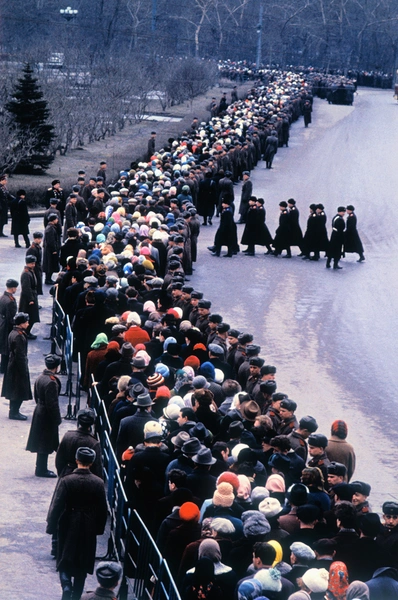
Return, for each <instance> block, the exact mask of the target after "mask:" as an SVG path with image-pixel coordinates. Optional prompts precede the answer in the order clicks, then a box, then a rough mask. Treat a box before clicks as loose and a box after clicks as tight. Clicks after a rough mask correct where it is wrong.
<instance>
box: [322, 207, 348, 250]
mask: <svg viewBox="0 0 398 600" xmlns="http://www.w3.org/2000/svg"><path fill="white" fill-rule="evenodd" d="M344 230H345V221H344V219H343V217H341V216H340V215H339V214H337V215H335V216H334V217H333V219H332V235H331V236H330V242H329V247H328V249H327V252H326V254H327V257H328V258H334V259H335V260H336V259H337V260H339V259H340V258H341V255H342V253H343V245H344Z"/></svg>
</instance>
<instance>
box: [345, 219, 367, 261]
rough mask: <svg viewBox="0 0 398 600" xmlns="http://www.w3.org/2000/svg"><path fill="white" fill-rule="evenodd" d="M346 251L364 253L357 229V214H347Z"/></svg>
mask: <svg viewBox="0 0 398 600" xmlns="http://www.w3.org/2000/svg"><path fill="white" fill-rule="evenodd" d="M344 252H356V253H357V254H363V246H362V242H361V238H360V237H359V233H358V231H357V216H356V214H354V213H351V214H350V215H348V216H347V222H346V230H345V232H344Z"/></svg>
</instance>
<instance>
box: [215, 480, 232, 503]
mask: <svg viewBox="0 0 398 600" xmlns="http://www.w3.org/2000/svg"><path fill="white" fill-rule="evenodd" d="M234 500H235V496H234V489H233V487H232V485H231V484H230V483H227V482H226V481H224V482H222V483H219V484H218V486H217V489H216V491H215V492H214V494H213V504H214V506H223V507H224V508H228V507H229V506H232V504H233V501H234Z"/></svg>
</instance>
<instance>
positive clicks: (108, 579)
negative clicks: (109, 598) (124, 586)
mask: <svg viewBox="0 0 398 600" xmlns="http://www.w3.org/2000/svg"><path fill="white" fill-rule="evenodd" d="M122 573H123V569H122V567H121V566H120V565H119V563H117V562H100V563H98V566H97V568H96V569H95V574H96V576H97V580H98V583H99V584H100V585H101V586H102V587H104V588H108V589H109V588H113V587H115V586H116V585H117V584H118V582H119V580H120V578H121V576H122Z"/></svg>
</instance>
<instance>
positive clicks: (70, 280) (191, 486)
mask: <svg viewBox="0 0 398 600" xmlns="http://www.w3.org/2000/svg"><path fill="white" fill-rule="evenodd" d="M303 94H304V96H307V94H308V92H307V91H306V88H305V87H303V83H302V82H301V81H300V79H296V78H295V77H294V76H293V77H291V76H290V75H289V77H288V78H287V79H286V78H285V79H284V80H283V82H282V81H278V82H276V81H275V85H273V86H271V88H267V89H266V88H265V87H262V88H260V89H258V90H255V91H253V93H252V94H251V98H248V99H246V100H244V101H239V102H238V104H235V105H232V106H229V107H227V108H226V110H225V115H224V116H223V115H222V114H221V115H219V116H217V117H215V118H214V119H212V120H211V121H210V122H209V124H207V125H199V126H197V124H195V127H193V130H191V131H190V132H186V133H187V135H183V136H182V137H181V138H180V139H178V140H171V141H170V148H169V149H167V150H164V151H162V152H160V151H159V152H156V151H155V152H154V154H152V155H151V156H150V157H148V158H150V161H149V162H146V163H137V164H135V165H134V167H133V168H132V169H130V170H129V171H123V172H121V173H120V177H119V180H118V181H117V182H116V183H115V184H114V185H112V189H109V187H108V188H107V185H106V184H107V173H106V164H105V163H104V162H102V163H101V164H100V168H99V171H98V173H97V175H96V177H93V178H91V179H90V181H89V182H88V183H87V184H86V183H85V181H83V180H82V179H81V178H83V179H84V177H85V174H83V173H80V174H79V177H80V180H79V181H78V183H77V184H76V186H77V187H78V189H76V190H73V193H72V194H71V195H70V196H69V197H68V199H67V202H66V203H65V198H64V195H63V190H62V189H61V185H60V181H58V180H55V181H53V182H52V186H51V188H50V189H49V190H48V193H47V201H48V204H49V208H48V209H47V211H46V213H45V217H44V219H45V221H44V225H45V231H44V253H43V254H44V255H43V257H42V247H41V243H42V239H43V233H42V232H40V231H36V232H35V233H34V234H33V238H34V239H33V243H32V244H30V242H29V246H28V243H26V245H27V246H28V248H27V249H26V267H25V269H24V271H23V273H22V276H21V288H22V289H21V296H20V304H19V310H20V312H18V313H16V311H17V304H16V300H15V293H16V291H17V288H18V281H17V280H14V279H9V280H8V281H7V290H6V292H5V294H4V295H3V297H2V298H1V301H0V311H1V312H2V314H4V315H6V318H5V319H2V321H0V334H1V335H0V344H1V345H0V351H1V354H2V367H3V370H4V371H5V375H4V380H3V392H2V395H3V396H4V397H5V398H8V399H9V400H10V414H9V416H10V418H11V419H14V420H20V421H24V420H26V417H25V415H23V414H21V412H20V408H21V405H22V402H23V401H24V400H28V399H30V398H31V397H32V393H31V386H30V378H29V365H28V358H27V343H28V340H32V341H34V339H35V336H34V334H32V332H31V328H32V326H33V325H34V323H35V322H37V321H38V320H39V306H38V295H40V293H42V292H43V289H47V290H50V291H52V293H54V294H56V297H57V300H58V302H59V303H60V305H61V306H62V307H63V309H64V311H65V313H66V314H67V315H68V316H69V318H70V321H71V323H72V329H73V335H74V341H75V344H74V348H75V351H76V352H80V355H81V358H82V365H83V374H82V385H83V388H84V389H85V390H87V392H89V391H90V386H91V380H92V377H94V380H95V382H96V385H97V389H98V390H99V393H100V395H101V397H102V398H103V399H104V402H105V404H106V406H107V410H108V415H109V419H110V422H111V426H112V432H111V441H112V443H113V444H114V448H115V452H116V455H117V458H118V460H119V461H120V462H121V464H123V465H124V471H125V476H124V485H125V489H126V492H127V496H128V499H129V502H130V505H131V507H133V508H136V509H137V510H138V512H139V514H140V515H141V517H142V519H143V520H144V522H145V523H146V525H147V527H148V528H149V530H150V531H151V533H152V534H153V536H154V537H155V538H156V541H157V544H158V546H159V548H160V550H161V552H162V554H163V555H164V556H165V558H166V559H167V561H168V563H169V565H170V569H171V572H172V574H173V577H174V578H175V580H176V581H177V583H178V586H179V589H180V592H181V595H182V597H183V599H184V600H185V598H187V599H189V600H191V599H199V598H202V599H203V598H209V599H210V598H213V597H214V598H215V597H217V598H225V599H227V598H230V597H231V596H234V597H235V598H238V599H242V600H243V599H244V598H248V599H249V598H250V599H251V598H253V599H254V598H256V597H260V596H262V597H265V598H269V600H271V599H278V598H280V599H285V598H293V599H302V598H307V599H308V597H310V598H312V599H314V598H320V597H323V596H325V594H328V595H327V597H328V598H330V599H332V598H346V599H347V598H348V599H349V598H355V597H356V596H353V595H352V593H351V592H352V591H353V590H354V592H355V593H359V592H360V593H361V594H362V596H359V597H362V598H367V597H369V594H370V599H371V600H373V599H374V598H379V597H383V598H388V597H389V596H388V594H387V593H386V591H385V590H388V593H392V592H390V590H395V589H396V587H398V582H397V581H396V579H397V578H398V574H397V572H396V571H395V566H396V549H395V548H396V540H397V530H396V527H397V526H398V504H396V503H395V502H390V501H386V502H385V503H384V504H383V524H382V523H381V521H380V518H379V517H378V515H377V514H376V513H373V512H371V509H370V506H369V504H368V500H367V498H368V496H369V495H370V492H371V488H370V485H369V483H367V482H361V481H357V482H353V481H352V479H353V473H354V471H355V453H354V450H353V448H352V447H351V446H350V445H349V444H348V442H347V441H346V438H347V425H346V423H345V422H344V421H342V420H336V421H335V422H334V423H333V424H332V428H331V436H330V437H329V439H328V437H327V436H326V435H324V434H321V433H318V432H317V429H318V427H317V423H316V419H315V418H314V417H312V416H309V415H304V416H303V415H299V418H296V416H295V413H296V411H297V408H298V405H297V403H296V402H295V401H293V400H292V399H290V398H288V397H287V396H286V394H284V393H283V392H280V391H277V384H276V368H275V367H274V366H273V365H266V364H265V361H264V359H263V358H261V348H260V347H259V346H258V345H257V344H256V343H255V341H256V340H255V338H254V336H253V335H252V334H250V333H247V332H241V331H238V330H236V329H234V328H233V327H231V326H230V325H229V324H228V323H226V322H225V321H224V318H223V317H222V316H221V315H219V314H214V313H212V311H211V304H212V303H211V300H209V299H206V298H204V297H203V294H202V293H201V292H200V291H198V290H196V289H195V287H194V285H192V284H191V283H193V282H192V281H189V279H187V276H188V278H189V277H192V276H194V275H193V270H194V268H193V265H194V264H195V259H196V244H197V238H198V235H199V229H200V221H199V219H198V216H197V208H199V206H200V202H199V193H200V192H199V190H200V185H201V182H202V181H204V180H206V179H207V178H208V177H207V176H206V175H207V173H213V169H214V172H216V173H217V172H220V170H222V168H223V166H224V165H225V164H230V165H231V167H232V170H231V176H232V179H231V181H232V185H233V181H234V179H236V180H239V178H240V177H243V178H244V177H246V175H243V172H244V171H247V170H250V168H252V167H253V166H254V165H255V162H256V158H257V159H258V160H259V159H260V158H261V154H260V155H259V154H258V153H257V152H256V148H260V153H261V143H262V142H261V141H260V140H261V139H263V140H264V142H266V139H267V136H268V134H267V132H268V131H269V133H270V134H271V133H272V131H276V132H277V133H278V127H279V128H280V131H281V130H282V123H283V122H284V119H287V121H289V118H290V117H291V118H293V117H294V115H295V114H296V115H297V117H298V116H299V115H300V114H301V110H302V102H303ZM278 135H279V134H278ZM281 135H282V134H281ZM256 136H257V137H258V138H259V139H258V142H256V141H255V140H256V139H257V137H256ZM277 137H278V136H277ZM151 147H152V146H151ZM232 157H239V161H236V162H234V159H233V158H232ZM245 161H246V162H245ZM246 165H247V166H248V167H249V168H248V169H247V167H246ZM0 183H2V185H3V188H5V189H3V190H2V192H3V193H4V194H6V192H7V188H6V185H5V183H6V178H4V177H3V178H2V179H1V182H0ZM20 196H21V197H22V196H23V194H21V195H20ZM260 204H261V203H260ZM283 208H284V207H283ZM314 220H315V218H314ZM62 223H63V229H62V227H61V224H62ZM3 225H4V223H3ZM1 233H2V234H3V235H5V234H4V233H3V230H1ZM62 236H63V237H64V239H65V241H64V243H63V244H62V243H61V238H62ZM304 237H305V236H304ZM313 251H315V250H313ZM42 259H43V260H42ZM60 266H61V267H62V269H61V271H59V269H60ZM43 270H44V273H45V281H44V285H45V286H46V285H47V286H49V287H47V288H43V285H42V283H43ZM54 273H56V277H55V278H54V279H53V277H54ZM3 358H4V361H3ZM45 366H46V369H45V370H44V372H43V374H42V376H40V378H41V379H40V378H39V379H40V381H39V380H38V381H36V382H35V390H34V393H35V398H36V400H37V402H38V404H37V408H36V410H35V413H34V417H33V419H32V424H31V429H30V434H29V438H28V445H27V449H28V450H29V451H30V452H33V453H36V454H37V461H36V475H37V476H38V477H49V478H52V477H53V478H55V477H56V476H57V475H58V477H59V478H60V479H59V482H58V484H57V487H56V490H55V493H54V497H53V500H52V503H51V506H50V510H49V514H48V518H47V532H48V533H49V534H51V535H52V537H53V553H54V555H55V557H56V559H57V563H56V564H57V569H58V571H59V573H60V581H61V585H62V588H63V598H64V599H67V598H73V599H74V600H76V599H79V598H80V596H81V593H82V591H83V587H84V581H85V576H86V574H87V573H92V572H93V568H94V559H95V538H96V536H97V535H98V534H100V533H102V531H103V530H104V526H105V518H106V504H105V499H104V494H103V493H102V492H101V491H100V489H101V488H100V485H99V482H98V476H101V458H100V452H99V448H98V442H97V440H95V438H94V437H93V435H92V431H91V427H92V426H93V425H94V420H95V419H94V416H93V412H92V411H91V409H90V408H87V409H83V410H82V411H81V412H80V413H79V415H78V428H77V430H76V431H74V432H68V434H66V435H65V436H64V438H63V439H62V440H61V443H60V444H58V439H59V438H58V427H59V423H60V413H59V405H58V394H59V390H60V384H59V380H58V378H57V376H56V373H57V369H58V367H59V357H58V358H57V357H54V356H52V355H51V356H49V357H47V358H46V365H45ZM47 406H48V407H49V408H50V410H46V407H47ZM57 407H58V409H57ZM54 451H57V459H56V466H57V474H55V473H53V472H52V471H50V470H49V469H48V466H47V460H48V455H49V454H51V453H52V452H54ZM309 457H310V458H309ZM61 458H62V460H61ZM76 463H77V467H78V468H77V469H75V470H74V465H76ZM94 473H96V474H94ZM93 477H94V479H93ZM87 506H89V507H90V511H89V514H86V508H87ZM77 549H78V550H79V551H77ZM355 559H357V560H355ZM72 580H73V582H72ZM352 580H358V581H359V583H358V582H355V581H354V583H351V584H350V585H351V589H349V582H350V581H352ZM365 582H366V583H365ZM380 590H381V591H380ZM380 593H384V596H380ZM319 594H322V595H319ZM350 594H351V595H350ZM366 594H367V595H366ZM372 594H373V595H372ZM377 594H379V595H377ZM391 597H393V596H391Z"/></svg>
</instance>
